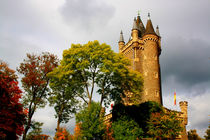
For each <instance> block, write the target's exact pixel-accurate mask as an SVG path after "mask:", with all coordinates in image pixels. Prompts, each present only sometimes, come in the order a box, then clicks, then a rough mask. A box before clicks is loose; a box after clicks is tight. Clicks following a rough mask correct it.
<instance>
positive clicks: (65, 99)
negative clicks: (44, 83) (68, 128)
mask: <svg viewBox="0 0 210 140" xmlns="http://www.w3.org/2000/svg"><path fill="white" fill-rule="evenodd" d="M56 75H57V71H56V69H55V70H53V71H52V72H51V73H49V74H48V76H49V77H50V87H51V89H52V92H51V93H50V97H49V98H48V100H49V102H50V106H54V109H55V112H56V115H55V117H56V118H57V130H59V126H60V123H67V122H68V121H69V119H70V118H72V114H73V113H76V109H77V104H78V100H76V99H75V98H74V96H72V94H70V93H71V92H73V91H71V90H70V88H68V87H69V85H68V84H67V83H68V82H65V79H59V78H58V77H57V76H56Z"/></svg>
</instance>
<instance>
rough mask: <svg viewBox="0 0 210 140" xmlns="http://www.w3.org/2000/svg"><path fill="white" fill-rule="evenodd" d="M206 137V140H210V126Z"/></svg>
mask: <svg viewBox="0 0 210 140" xmlns="http://www.w3.org/2000/svg"><path fill="white" fill-rule="evenodd" d="M204 137H205V139H206V140H210V125H209V128H208V129H207V130H206V135H205V136H204Z"/></svg>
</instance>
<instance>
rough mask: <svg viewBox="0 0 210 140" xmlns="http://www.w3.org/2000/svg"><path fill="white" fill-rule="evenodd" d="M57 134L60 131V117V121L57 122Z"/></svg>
mask: <svg viewBox="0 0 210 140" xmlns="http://www.w3.org/2000/svg"><path fill="white" fill-rule="evenodd" d="M56 129H57V132H58V131H59V129H60V117H58V121H57V128H56Z"/></svg>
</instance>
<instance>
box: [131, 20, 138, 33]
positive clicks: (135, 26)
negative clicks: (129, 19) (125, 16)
mask: <svg viewBox="0 0 210 140" xmlns="http://www.w3.org/2000/svg"><path fill="white" fill-rule="evenodd" d="M132 30H138V26H137V23H136V17H135V18H134V21H133V28H132Z"/></svg>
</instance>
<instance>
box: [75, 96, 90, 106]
mask: <svg viewBox="0 0 210 140" xmlns="http://www.w3.org/2000/svg"><path fill="white" fill-rule="evenodd" d="M77 96H79V97H80V98H82V100H83V101H84V102H85V103H86V104H88V102H87V101H86V100H85V98H84V97H83V96H81V95H79V94H77Z"/></svg>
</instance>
